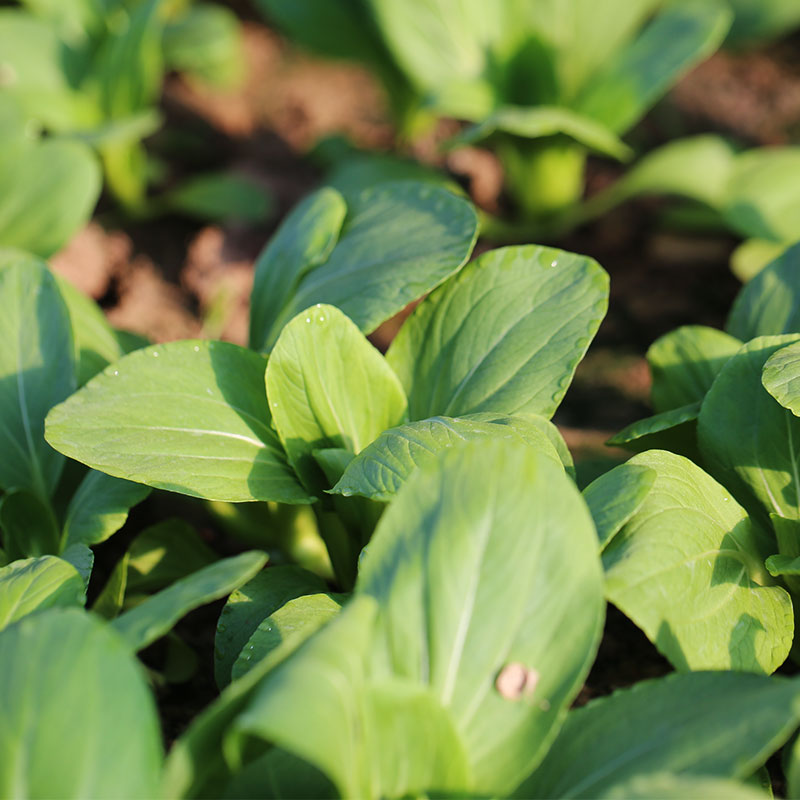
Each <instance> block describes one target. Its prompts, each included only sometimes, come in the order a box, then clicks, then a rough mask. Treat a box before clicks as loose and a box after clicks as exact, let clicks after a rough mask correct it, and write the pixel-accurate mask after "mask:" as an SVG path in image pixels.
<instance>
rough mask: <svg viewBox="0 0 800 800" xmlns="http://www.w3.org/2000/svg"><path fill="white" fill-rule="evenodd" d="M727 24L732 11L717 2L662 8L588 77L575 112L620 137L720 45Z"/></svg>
mask: <svg viewBox="0 0 800 800" xmlns="http://www.w3.org/2000/svg"><path fill="white" fill-rule="evenodd" d="M730 23H731V13H730V10H729V9H728V7H727V6H726V5H725V4H724V3H721V2H716V1H715V0H694V2H692V3H672V4H665V6H664V7H662V9H661V10H660V11H659V12H658V13H657V14H656V16H655V17H654V19H653V20H652V21H651V22H650V23H649V24H648V25H647V26H646V27H645V28H644V30H643V31H642V32H641V33H640V34H639V35H638V37H637V38H636V39H634V40H633V41H632V42H631V43H630V44H628V45H627V46H625V47H620V48H619V49H618V50H617V51H616V53H615V54H614V55H613V56H612V57H611V58H610V59H609V60H608V62H607V63H606V64H605V65H603V67H601V68H600V69H599V70H597V71H596V72H595V74H594V75H593V76H591V77H590V78H589V79H588V81H587V83H586V85H585V86H584V87H583V88H582V90H581V91H580V92H579V94H578V97H577V99H576V101H575V102H574V103H573V108H574V110H575V111H577V112H578V113H580V114H585V115H586V116H588V117H591V118H592V119H595V120H597V122H599V123H601V124H603V125H605V126H607V127H608V128H610V129H611V130H612V131H614V132H616V133H624V132H625V131H626V130H627V129H628V128H630V127H631V125H633V124H634V123H635V122H637V121H638V120H639V119H640V118H641V117H642V116H643V115H644V113H645V112H646V111H647V110H648V109H649V108H650V106H652V105H653V104H654V103H655V101H656V100H658V99H659V98H660V97H661V95H663V94H664V93H665V92H666V91H667V89H669V88H670V86H672V84H674V83H675V82H676V81H677V80H678V78H680V77H681V75H683V74H684V73H685V72H688V70H689V69H691V68H692V67H693V66H694V65H695V64H697V63H699V62H700V61H702V60H703V59H704V58H706V57H708V56H709V55H711V54H712V53H713V52H714V51H715V50H716V49H717V47H719V45H720V44H721V42H722V40H723V38H724V36H725V34H726V33H727V32H728V28H729V27H730Z"/></svg>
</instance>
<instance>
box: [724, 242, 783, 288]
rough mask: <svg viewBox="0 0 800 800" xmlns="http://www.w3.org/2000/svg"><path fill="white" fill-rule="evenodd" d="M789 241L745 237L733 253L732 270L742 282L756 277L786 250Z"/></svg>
mask: <svg viewBox="0 0 800 800" xmlns="http://www.w3.org/2000/svg"><path fill="white" fill-rule="evenodd" d="M787 246H788V243H787V242H769V241H767V240H766V239H745V240H744V241H743V242H742V243H741V244H740V245H739V246H738V247H737V248H736V249H735V250H734V251H733V253H731V260H730V267H731V272H732V273H733V274H734V275H735V276H736V277H737V278H738V279H739V280H740V281H741V282H742V283H747V282H748V281H751V280H752V279H753V278H755V276H756V275H758V273H759V272H761V270H762V269H764V267H766V266H767V265H768V264H770V263H772V262H773V261H774V260H775V259H776V258H778V256H780V255H781V253H783V251H784V250H786V247H787Z"/></svg>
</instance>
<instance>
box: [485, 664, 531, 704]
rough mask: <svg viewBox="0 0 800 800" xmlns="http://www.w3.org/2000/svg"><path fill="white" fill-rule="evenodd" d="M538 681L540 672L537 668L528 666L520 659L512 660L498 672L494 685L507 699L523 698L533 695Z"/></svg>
mask: <svg viewBox="0 0 800 800" xmlns="http://www.w3.org/2000/svg"><path fill="white" fill-rule="evenodd" d="M537 683H539V673H538V672H537V671H536V670H535V669H531V668H530V667H526V666H525V665H524V664H520V662H519V661H512V662H511V663H510V664H506V665H505V666H504V667H503V669H501V670H500V672H499V673H498V674H497V678H496V679H495V682H494V686H495V689H497V691H498V692H499V693H500V696H501V697H504V698H505V699H506V700H521V699H522V698H523V697H531V696H532V695H533V693H534V691H535V690H536V684H537Z"/></svg>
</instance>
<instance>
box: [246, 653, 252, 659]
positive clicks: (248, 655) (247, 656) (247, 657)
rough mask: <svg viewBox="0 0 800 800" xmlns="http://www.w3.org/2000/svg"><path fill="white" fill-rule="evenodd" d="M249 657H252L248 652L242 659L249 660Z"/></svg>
mask: <svg viewBox="0 0 800 800" xmlns="http://www.w3.org/2000/svg"><path fill="white" fill-rule="evenodd" d="M251 658H252V656H251V655H250V653H248V654H247V655H246V656H245V657H244V660H245V661H249V660H250V659H251Z"/></svg>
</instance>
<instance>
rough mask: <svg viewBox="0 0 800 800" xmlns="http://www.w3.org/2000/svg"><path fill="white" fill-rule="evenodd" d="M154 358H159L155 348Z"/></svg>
mask: <svg viewBox="0 0 800 800" xmlns="http://www.w3.org/2000/svg"><path fill="white" fill-rule="evenodd" d="M153 358H158V353H157V352H156V351H155V350H153Z"/></svg>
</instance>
